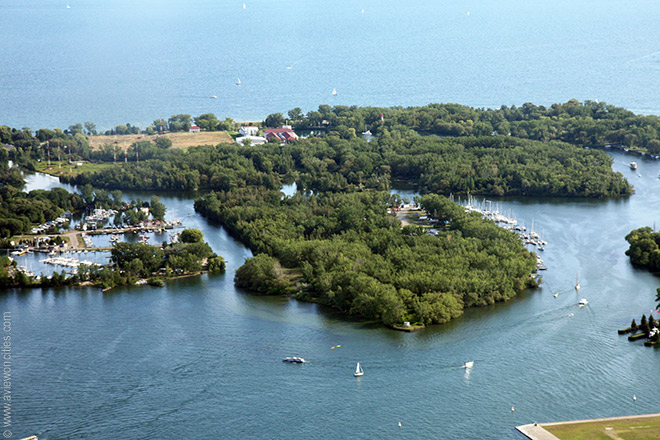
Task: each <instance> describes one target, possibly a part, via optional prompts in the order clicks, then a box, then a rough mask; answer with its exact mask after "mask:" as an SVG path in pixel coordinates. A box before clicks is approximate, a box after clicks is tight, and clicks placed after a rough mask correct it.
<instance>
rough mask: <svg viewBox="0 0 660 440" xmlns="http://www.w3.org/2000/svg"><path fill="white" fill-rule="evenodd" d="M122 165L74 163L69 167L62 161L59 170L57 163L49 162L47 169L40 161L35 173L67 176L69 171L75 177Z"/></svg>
mask: <svg viewBox="0 0 660 440" xmlns="http://www.w3.org/2000/svg"><path fill="white" fill-rule="evenodd" d="M122 164H123V162H118V163H117V165H115V164H113V163H88V162H83V164H82V165H76V164H75V163H74V164H73V165H71V166H70V167H69V165H68V163H67V162H66V161H62V168H61V169H60V167H59V162H57V161H51V164H50V168H49V167H48V162H44V161H42V162H39V163H38V164H37V171H39V172H41V173H46V174H50V175H52V176H61V175H68V174H69V171H71V175H73V176H77V175H78V174H80V173H84V172H86V171H98V170H101V169H104V168H108V167H112V166H121V165H122Z"/></svg>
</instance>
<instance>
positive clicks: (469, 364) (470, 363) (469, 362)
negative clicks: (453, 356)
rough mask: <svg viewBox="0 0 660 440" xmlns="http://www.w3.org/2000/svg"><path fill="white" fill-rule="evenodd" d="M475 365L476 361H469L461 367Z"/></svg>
mask: <svg viewBox="0 0 660 440" xmlns="http://www.w3.org/2000/svg"><path fill="white" fill-rule="evenodd" d="M472 367H474V361H467V362H466V363H464V364H463V366H462V367H461V368H472Z"/></svg>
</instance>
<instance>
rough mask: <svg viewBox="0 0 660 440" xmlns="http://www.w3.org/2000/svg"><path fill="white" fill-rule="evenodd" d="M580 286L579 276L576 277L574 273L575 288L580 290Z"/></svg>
mask: <svg viewBox="0 0 660 440" xmlns="http://www.w3.org/2000/svg"><path fill="white" fill-rule="evenodd" d="M581 287H582V284H580V278H578V274H575V290H580V288H581Z"/></svg>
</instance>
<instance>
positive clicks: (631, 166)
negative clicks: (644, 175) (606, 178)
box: [630, 162, 637, 170]
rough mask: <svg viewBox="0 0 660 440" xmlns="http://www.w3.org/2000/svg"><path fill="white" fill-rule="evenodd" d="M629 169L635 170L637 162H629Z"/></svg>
mask: <svg viewBox="0 0 660 440" xmlns="http://www.w3.org/2000/svg"><path fill="white" fill-rule="evenodd" d="M630 169H631V170H636V169H637V162H630Z"/></svg>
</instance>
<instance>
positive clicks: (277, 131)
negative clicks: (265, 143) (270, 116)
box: [264, 128, 298, 144]
mask: <svg viewBox="0 0 660 440" xmlns="http://www.w3.org/2000/svg"><path fill="white" fill-rule="evenodd" d="M264 136H265V137H266V140H270V139H272V138H276V139H278V140H279V141H280V142H282V143H285V144H286V143H287V142H291V141H295V140H296V139H298V135H297V134H296V133H295V132H294V131H293V130H291V129H290V128H268V129H266V130H264Z"/></svg>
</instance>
